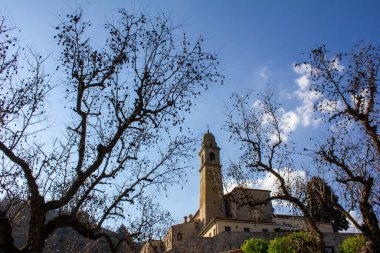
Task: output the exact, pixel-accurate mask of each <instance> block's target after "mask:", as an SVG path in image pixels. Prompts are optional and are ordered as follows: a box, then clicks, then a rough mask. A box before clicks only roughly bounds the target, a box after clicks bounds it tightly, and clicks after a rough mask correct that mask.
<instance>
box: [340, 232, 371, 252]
mask: <svg viewBox="0 0 380 253" xmlns="http://www.w3.org/2000/svg"><path fill="white" fill-rule="evenodd" d="M364 246H365V238H364V236H362V235H358V236H350V237H347V238H346V239H344V241H343V242H342V244H341V245H340V246H339V253H356V252H359V250H360V249H361V248H363V247H364Z"/></svg>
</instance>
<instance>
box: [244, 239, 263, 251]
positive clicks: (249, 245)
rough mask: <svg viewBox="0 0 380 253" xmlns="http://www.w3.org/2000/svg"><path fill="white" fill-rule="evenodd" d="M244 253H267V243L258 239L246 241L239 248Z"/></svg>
mask: <svg viewBox="0 0 380 253" xmlns="http://www.w3.org/2000/svg"><path fill="white" fill-rule="evenodd" d="M241 249H242V250H243V252H244V253H267V252H268V242H266V241H264V240H263V239H259V238H252V239H248V240H246V241H245V242H244V243H243V246H242V247H241Z"/></svg>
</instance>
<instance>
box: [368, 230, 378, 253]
mask: <svg viewBox="0 0 380 253" xmlns="http://www.w3.org/2000/svg"><path fill="white" fill-rule="evenodd" d="M366 241H367V242H366V253H380V233H377V234H370V235H369V236H368V237H367V236H366Z"/></svg>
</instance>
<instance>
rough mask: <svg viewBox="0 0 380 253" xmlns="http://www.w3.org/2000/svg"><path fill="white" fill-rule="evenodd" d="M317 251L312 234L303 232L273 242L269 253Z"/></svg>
mask: <svg viewBox="0 0 380 253" xmlns="http://www.w3.org/2000/svg"><path fill="white" fill-rule="evenodd" d="M316 249H317V240H316V238H315V237H314V236H313V235H312V234H310V233H308V232H304V231H302V232H296V233H291V234H287V235H285V236H282V237H276V238H275V239H273V240H271V241H270V243H269V248H268V253H309V252H313V251H316Z"/></svg>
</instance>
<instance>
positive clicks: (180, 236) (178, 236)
mask: <svg viewBox="0 0 380 253" xmlns="http://www.w3.org/2000/svg"><path fill="white" fill-rule="evenodd" d="M177 241H182V233H178V234H177Z"/></svg>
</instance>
